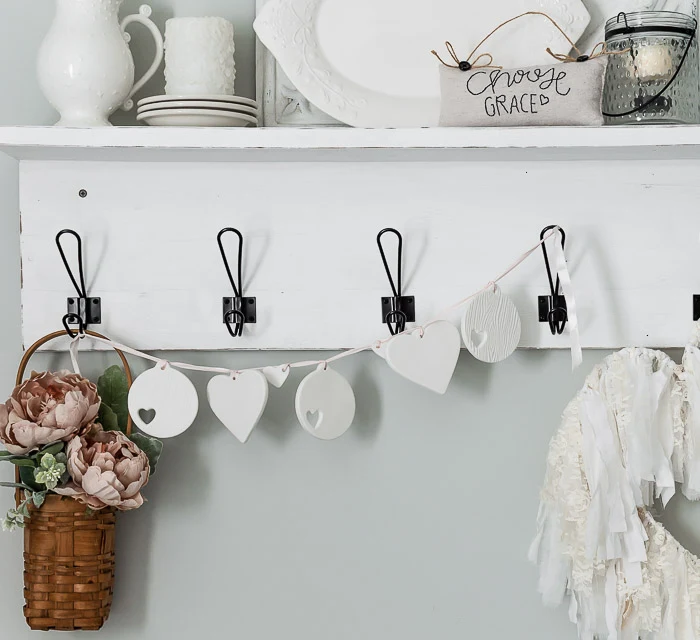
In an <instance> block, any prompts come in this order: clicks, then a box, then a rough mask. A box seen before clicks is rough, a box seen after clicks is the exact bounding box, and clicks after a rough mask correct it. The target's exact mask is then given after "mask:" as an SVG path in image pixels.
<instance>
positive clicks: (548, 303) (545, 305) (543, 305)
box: [537, 296, 568, 322]
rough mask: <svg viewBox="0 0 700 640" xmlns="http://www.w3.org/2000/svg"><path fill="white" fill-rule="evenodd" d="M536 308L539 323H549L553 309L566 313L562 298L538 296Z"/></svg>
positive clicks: (564, 301)
mask: <svg viewBox="0 0 700 640" xmlns="http://www.w3.org/2000/svg"><path fill="white" fill-rule="evenodd" d="M537 308H538V311H539V317H540V322H549V317H550V314H551V313H552V311H553V310H554V309H563V310H564V311H568V309H567V307H566V298H565V297H564V296H539V297H538V298H537Z"/></svg>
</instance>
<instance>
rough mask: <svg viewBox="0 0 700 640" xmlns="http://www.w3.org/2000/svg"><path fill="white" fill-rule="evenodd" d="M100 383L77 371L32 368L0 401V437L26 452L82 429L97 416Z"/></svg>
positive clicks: (9, 447)
mask: <svg viewBox="0 0 700 640" xmlns="http://www.w3.org/2000/svg"><path fill="white" fill-rule="evenodd" d="M99 409H100V397H99V396H98V395H97V387H96V386H95V385H94V384H93V383H92V382H90V381H89V380H86V379H85V378H83V377H81V376H79V375H78V374H75V373H70V372H69V371H60V372H58V373H50V372H45V373H36V372H34V371H33V372H32V375H31V377H30V378H29V380H25V381H24V382H23V383H22V384H21V385H19V386H18V387H15V390H14V391H13V392H12V396H11V397H10V399H9V400H8V401H7V402H6V403H5V404H4V405H0V441H2V443H3V444H4V445H5V446H6V447H7V450H8V451H9V452H10V453H14V454H17V455H22V454H25V453H29V452H30V451H33V450H35V449H39V448H40V447H42V446H44V445H47V444H51V443H53V442H58V441H59V440H63V441H68V440H70V439H71V438H73V437H74V436H75V435H77V434H80V433H82V432H83V431H84V430H85V429H86V428H87V427H88V426H89V425H90V424H91V423H92V422H93V421H94V420H95V418H96V417H97V412H98V411H99Z"/></svg>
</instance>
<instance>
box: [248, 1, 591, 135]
mask: <svg viewBox="0 0 700 640" xmlns="http://www.w3.org/2000/svg"><path fill="white" fill-rule="evenodd" d="M530 10H534V11H543V12H546V13H547V14H549V15H550V16H551V17H552V18H554V19H555V20H556V21H557V22H558V23H559V24H560V25H561V26H562V28H563V29H564V30H565V31H566V33H567V34H568V35H569V37H570V38H571V39H572V40H574V41H576V40H577V39H578V38H579V37H580V36H581V35H582V34H583V32H584V31H585V29H586V27H587V26H588V23H589V22H590V15H589V14H588V11H587V10H586V8H585V6H584V5H583V3H582V2H581V0H498V1H497V2H494V1H493V0H431V1H430V2H425V0H270V2H268V3H267V4H266V5H265V7H264V8H263V10H262V11H261V13H260V14H259V15H258V18H257V19H256V21H255V25H254V27H255V31H256V33H257V34H258V37H259V38H260V40H261V41H262V43H263V44H264V45H265V46H266V47H267V48H268V49H269V50H270V51H271V52H272V54H273V55H274V56H275V58H276V59H277V61H278V62H279V64H280V66H281V67H282V69H283V70H284V72H285V73H286V74H287V75H288V76H289V78H290V80H291V81H292V82H293V83H294V84H295V85H296V87H297V88H298V89H299V90H300V91H301V92H302V94H304V96H306V98H308V99H309V100H310V101H311V102H312V103H313V104H315V105H316V106H317V107H318V108H319V109H322V110H323V111H325V112H326V113H327V114H329V115H331V116H333V117H334V118H336V119H338V120H340V121H341V122H345V123H347V124H350V125H352V126H356V127H377V128H379V127H430V126H437V124H438V119H439V112H440V83H439V74H438V65H439V62H438V61H437V60H436V59H435V57H434V56H433V55H431V53H430V51H431V49H436V50H438V51H439V52H443V51H444V42H445V41H446V40H449V41H450V42H452V44H453V45H454V46H455V48H456V49H457V52H458V53H459V54H461V55H463V56H464V57H466V56H467V55H468V54H469V52H470V51H471V49H473V48H474V46H476V44H478V42H479V41H480V40H481V39H482V38H483V37H484V36H485V35H486V34H487V33H489V32H490V31H491V30H492V29H493V28H494V27H496V26H497V25H499V24H500V23H502V22H504V21H505V20H507V19H509V18H511V17H513V16H516V15H518V14H520V13H523V12H525V11H530ZM547 47H551V49H552V50H553V51H555V52H561V53H567V52H568V51H569V50H570V48H571V47H570V45H569V43H568V42H567V41H566V39H565V38H564V37H563V36H562V35H561V34H560V33H559V32H558V31H557V30H556V29H555V28H554V27H553V26H552V24H551V23H550V22H549V21H548V20H547V19H546V18H544V17H542V16H527V17H525V18H522V19H520V20H518V21H516V22H515V23H512V24H510V25H508V26H506V27H504V28H503V29H501V30H500V31H499V32H498V33H497V34H496V35H495V36H494V37H493V38H492V39H491V40H489V42H488V43H487V44H486V45H484V47H483V48H482V49H481V50H482V51H486V52H489V53H491V54H492V55H493V56H494V64H497V65H500V66H503V67H506V68H507V67H515V66H518V67H526V66H531V65H536V64H541V63H551V62H552V58H551V57H550V56H549V54H548V53H546V51H545V49H546V48H547Z"/></svg>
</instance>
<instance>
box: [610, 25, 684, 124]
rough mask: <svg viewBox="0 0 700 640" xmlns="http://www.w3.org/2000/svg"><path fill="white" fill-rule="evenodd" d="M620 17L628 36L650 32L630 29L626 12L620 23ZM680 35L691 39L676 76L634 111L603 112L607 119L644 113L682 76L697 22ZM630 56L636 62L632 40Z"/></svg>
mask: <svg viewBox="0 0 700 640" xmlns="http://www.w3.org/2000/svg"><path fill="white" fill-rule="evenodd" d="M620 16H624V18H625V27H624V28H623V29H622V32H623V33H626V34H631V33H640V32H645V31H649V28H648V27H630V26H629V25H628V24H627V15H626V14H625V13H624V11H622V12H620V14H619V15H618V16H617V19H618V21H619V20H620ZM666 30H669V31H671V30H673V29H671V28H669V27H666ZM677 32H678V33H682V34H684V35H689V36H690V37H689V38H688V44H687V45H686V47H685V51H684V52H683V57H682V58H681V61H680V63H679V64H678V69H676V71H675V72H674V74H673V75H672V76H671V79H670V80H669V81H668V82H667V83H666V84H665V85H664V87H663V88H662V89H661V91H659V92H658V93H657V94H656V95H654V96H652V97H651V98H649V99H648V100H646V101H645V102H643V103H642V104H641V105H639V106H636V107H635V108H634V109H630V110H629V111H623V112H622V113H608V112H606V111H603V112H602V113H603V115H604V116H605V117H606V118H624V117H626V116H631V115H634V114H635V113H639V112H640V111H644V109H646V108H647V107H648V106H650V105H652V104H654V102H656V101H657V100H658V99H659V98H661V97H662V96H663V95H664V93H666V91H667V90H668V88H669V87H670V86H671V85H672V84H673V83H674V82H675V81H676V78H677V77H678V74H680V72H681V70H682V69H683V65H684V64H685V61H686V59H687V58H688V54H689V53H690V48H691V47H692V46H693V41H694V39H695V36H696V33H697V21H695V26H694V28H693V30H692V31H691V32H690V33H689V32H688V31H687V30H685V29H678V30H677ZM629 50H630V56H631V57H632V60H633V61H634V43H633V42H632V39H631V38H630V46H629Z"/></svg>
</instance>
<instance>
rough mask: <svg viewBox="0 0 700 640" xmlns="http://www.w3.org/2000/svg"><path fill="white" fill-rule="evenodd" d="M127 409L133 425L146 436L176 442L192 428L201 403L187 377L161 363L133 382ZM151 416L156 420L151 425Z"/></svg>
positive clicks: (152, 420)
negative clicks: (173, 439)
mask: <svg viewBox="0 0 700 640" xmlns="http://www.w3.org/2000/svg"><path fill="white" fill-rule="evenodd" d="M128 406H129V413H130V414H131V419H132V420H133V421H134V424H135V425H136V426H137V427H138V428H139V429H140V430H141V431H143V432H144V433H145V434H147V435H149V436H153V437H154V438H174V437H175V436H179V435H180V434H181V433H183V432H185V431H187V429H189V428H190V427H191V426H192V423H193V422H194V421H195V418H196V417H197V412H198V411H199V399H198V398H197V390H196V389H195V388H194V385H193V384H192V383H191V382H190V380H189V378H188V377H187V376H186V375H184V374H183V373H180V372H179V371H178V370H177V369H173V368H172V367H171V366H170V365H169V364H167V363H158V364H157V365H156V366H155V367H153V368H152V369H149V370H147V371H144V372H143V373H142V374H141V375H140V376H139V377H138V378H136V380H134V384H132V385H131V389H129V399H128ZM148 414H151V415H152V416H153V417H152V419H151V420H150V421H147V420H148V418H149V417H150V416H149V415H148Z"/></svg>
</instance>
